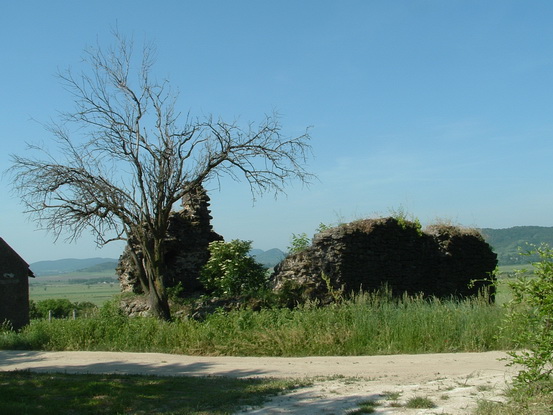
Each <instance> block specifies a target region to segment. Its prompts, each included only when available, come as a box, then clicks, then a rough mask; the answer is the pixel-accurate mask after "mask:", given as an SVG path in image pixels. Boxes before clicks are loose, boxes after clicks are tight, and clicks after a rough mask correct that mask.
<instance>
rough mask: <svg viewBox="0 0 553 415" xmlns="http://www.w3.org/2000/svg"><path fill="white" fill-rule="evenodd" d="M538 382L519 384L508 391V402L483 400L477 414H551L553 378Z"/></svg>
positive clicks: (479, 404)
mask: <svg viewBox="0 0 553 415" xmlns="http://www.w3.org/2000/svg"><path fill="white" fill-rule="evenodd" d="M538 385H539V387H536V384H533V385H528V384H518V385H517V387H516V388H510V389H509V390H508V391H507V394H506V395H507V398H508V400H507V402H497V401H496V400H493V401H486V400H481V401H479V402H478V408H477V409H476V412H475V415H521V414H524V415H551V413H552V411H551V409H552V408H553V379H550V380H547V381H543V382H538Z"/></svg>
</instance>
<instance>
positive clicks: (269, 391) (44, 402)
mask: <svg viewBox="0 0 553 415" xmlns="http://www.w3.org/2000/svg"><path fill="white" fill-rule="evenodd" d="M305 384H306V382H305V381H296V380H293V379H288V380H281V379H279V380H276V379H232V378H221V377H212V378H200V377H162V376H130V375H68V374H61V373H58V374H40V373H30V372H10V373H2V372H0V385H1V388H0V406H1V409H2V415H20V414H28V415H35V414H36V415H73V414H80V415H93V414H94V415H98V414H110V415H111V414H172V415H179V414H182V415H185V414H187V415H226V414H232V413H235V412H236V411H237V410H239V409H240V407H242V406H256V405H260V404H261V403H263V402H264V401H265V400H266V399H268V398H269V397H271V396H274V395H277V394H279V393H282V392H285V391H287V390H290V389H293V388H297V387H300V386H303V385H305ZM137 391H139V393H137Z"/></svg>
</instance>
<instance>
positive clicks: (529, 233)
mask: <svg viewBox="0 0 553 415" xmlns="http://www.w3.org/2000/svg"><path fill="white" fill-rule="evenodd" d="M480 232H481V233H482V236H483V237H484V239H485V240H486V242H487V243H489V244H490V245H491V247H492V249H493V250H494V252H495V253H497V258H498V260H499V265H516V264H525V263H528V262H532V261H535V260H536V258H531V257H527V256H521V255H520V254H519V252H521V251H523V252H524V251H527V250H528V244H534V245H539V244H541V243H547V244H549V245H551V246H553V227H547V226H515V227H512V228H505V229H492V228H481V229H480ZM250 255H251V256H252V257H254V258H255V259H256V260H257V262H259V263H260V264H262V265H264V266H265V267H267V268H272V267H274V266H275V265H277V264H278V263H279V262H280V261H282V260H283V259H284V258H285V257H286V253H284V252H283V251H281V250H280V249H278V248H273V249H269V250H268V251H264V250H262V249H252V250H251V251H250ZM117 263H118V260H117V259H114V258H86V259H76V258H68V259H58V260H55V261H39V262H34V263H32V264H30V268H31V270H32V271H33V272H34V274H35V275H37V276H41V275H44V276H49V275H60V274H66V273H69V272H102V271H106V272H109V271H111V270H115V267H116V266H117Z"/></svg>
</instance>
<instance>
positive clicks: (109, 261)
mask: <svg viewBox="0 0 553 415" xmlns="http://www.w3.org/2000/svg"><path fill="white" fill-rule="evenodd" d="M250 255H251V256H252V257H254V258H255V259H256V261H257V262H259V263H260V264H262V265H264V266H265V267H267V268H272V267H274V266H275V265H276V264H278V263H279V262H280V261H282V260H283V259H284V257H285V256H286V254H285V253H284V252H282V251H281V250H280V249H278V248H273V249H269V250H268V251H263V250H262V249H252V250H251V251H250ZM118 262H119V261H118V260H117V259H115V258H85V259H76V258H67V259H57V260H53V261H38V262H33V263H32V264H30V265H29V266H30V268H31V270H32V271H33V273H34V274H35V275H37V276H51V275H62V274H67V273H70V272H110V271H114V272H115V268H116V267H117V264H118Z"/></svg>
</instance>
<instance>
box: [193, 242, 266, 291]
mask: <svg viewBox="0 0 553 415" xmlns="http://www.w3.org/2000/svg"><path fill="white" fill-rule="evenodd" d="M251 244H252V243H251V241H241V240H238V239H235V240H233V241H231V242H222V241H215V242H211V243H210V244H209V252H210V254H211V256H210V258H209V260H208V261H207V263H206V264H205V265H204V267H203V268H202V272H201V276H200V280H201V282H202V283H203V284H204V286H205V287H206V289H208V290H210V291H212V292H213V294H215V295H220V296H230V297H232V296H240V295H246V294H251V293H254V292H257V291H260V290H262V289H264V288H265V287H266V285H267V272H266V270H265V268H264V267H263V265H261V264H259V263H258V262H256V261H255V259H253V258H252V257H250V256H249V255H248V253H249V252H250V250H251Z"/></svg>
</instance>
